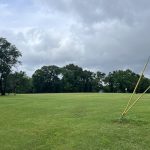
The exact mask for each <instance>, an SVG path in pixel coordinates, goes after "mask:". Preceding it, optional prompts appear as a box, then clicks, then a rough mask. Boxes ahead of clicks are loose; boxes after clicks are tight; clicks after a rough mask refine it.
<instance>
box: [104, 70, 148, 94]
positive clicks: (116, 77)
mask: <svg viewBox="0 0 150 150" xmlns="http://www.w3.org/2000/svg"><path fill="white" fill-rule="evenodd" d="M138 79H139V75H138V74H135V73H134V72H132V71H131V70H126V71H123V70H118V71H113V72H112V73H111V72H110V73H109V74H108V76H107V77H106V78H105V83H106V86H105V90H106V91H107V92H122V93H125V92H129V93H131V92H133V90H134V87H135V85H136V83H137V81H138ZM149 85H150V80H149V79H148V78H145V77H144V76H143V79H142V80H141V83H140V85H139V88H138V89H137V92H143V91H145V89H146V88H147V87H148V86H149Z"/></svg>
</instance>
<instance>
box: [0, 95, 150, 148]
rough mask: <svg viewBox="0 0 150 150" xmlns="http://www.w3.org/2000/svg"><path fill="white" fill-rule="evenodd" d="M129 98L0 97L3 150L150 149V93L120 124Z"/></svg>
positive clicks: (88, 96) (1, 146) (0, 146)
mask: <svg viewBox="0 0 150 150" xmlns="http://www.w3.org/2000/svg"><path fill="white" fill-rule="evenodd" d="M129 96H130V95H129V94H29V95H16V96H13V95H11V96H5V97H0V150H149V149H150V95H148V94H147V95H145V96H144V97H143V98H142V100H141V101H139V102H138V103H137V105H136V106H135V107H134V108H133V109H132V110H131V111H130V112H129V114H128V115H127V117H126V120H124V121H123V122H121V121H120V120H119V117H120V114H121V111H122V109H123V108H124V107H125V105H126V103H127V101H128V99H129Z"/></svg>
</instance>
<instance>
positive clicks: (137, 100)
mask: <svg viewBox="0 0 150 150" xmlns="http://www.w3.org/2000/svg"><path fill="white" fill-rule="evenodd" d="M149 89H150V86H149V87H148V88H147V89H146V90H145V91H144V92H143V93H142V94H141V95H140V96H139V97H138V98H137V99H136V100H135V101H134V103H133V104H132V105H131V106H130V107H129V108H128V109H127V110H126V111H125V112H124V114H127V112H128V111H129V110H130V109H131V108H132V107H133V106H134V105H135V104H136V103H137V101H139V100H140V99H141V98H142V97H143V95H144V94H145V93H146V92H147V91H148V90H149Z"/></svg>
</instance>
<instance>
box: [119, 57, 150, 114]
mask: <svg viewBox="0 0 150 150" xmlns="http://www.w3.org/2000/svg"><path fill="white" fill-rule="evenodd" d="M149 60H150V56H149V58H148V60H147V62H146V64H145V66H144V68H143V71H142V73H141V75H140V77H139V80H138V82H137V84H136V86H135V88H134V91H133V93H132V95H131V97H130V99H129V101H128V103H127V106H126V107H125V109H124V111H123V112H122V116H124V115H125V112H126V110H127V109H128V107H129V105H130V102H131V100H132V98H133V96H134V94H135V92H136V90H137V88H138V85H139V83H140V81H141V79H142V76H143V74H144V72H145V70H146V67H147V65H148V63H149Z"/></svg>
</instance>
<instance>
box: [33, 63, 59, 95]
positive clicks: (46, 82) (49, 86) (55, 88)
mask: <svg viewBox="0 0 150 150" xmlns="http://www.w3.org/2000/svg"><path fill="white" fill-rule="evenodd" d="M59 75H61V74H60V68H59V67H57V66H44V67H42V68H41V69H38V70H36V71H35V73H34V74H33V76H32V79H33V87H34V92H38V93H49V92H50V93H54V92H60V91H61V80H60V78H59Z"/></svg>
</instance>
